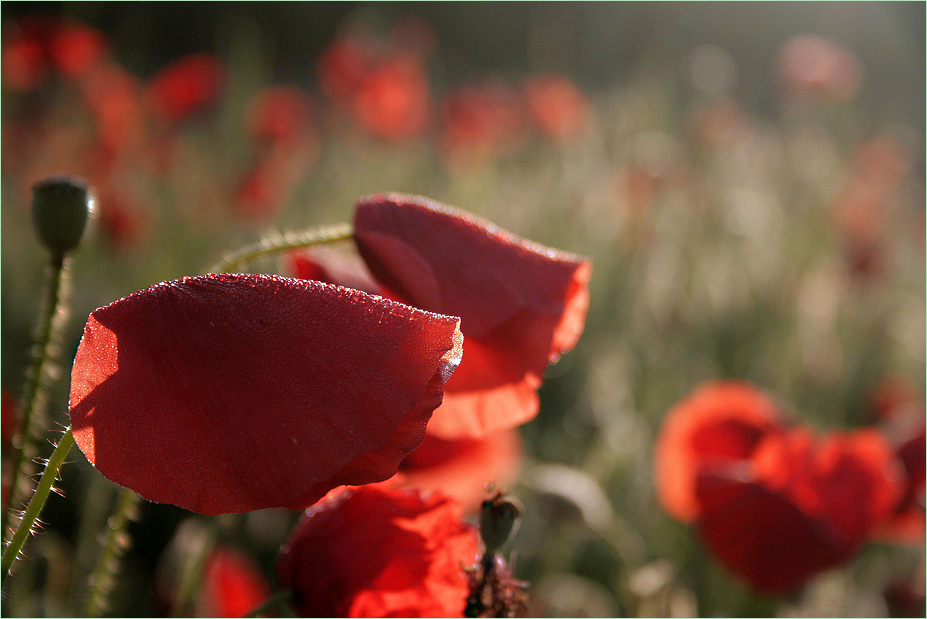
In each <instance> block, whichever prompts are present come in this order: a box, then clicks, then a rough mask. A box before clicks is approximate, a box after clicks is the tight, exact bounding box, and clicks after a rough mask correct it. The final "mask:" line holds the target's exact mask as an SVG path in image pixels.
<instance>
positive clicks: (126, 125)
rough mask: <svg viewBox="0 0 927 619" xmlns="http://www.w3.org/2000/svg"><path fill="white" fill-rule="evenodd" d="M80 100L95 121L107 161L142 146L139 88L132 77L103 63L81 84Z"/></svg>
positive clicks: (140, 91) (140, 90) (97, 136)
mask: <svg viewBox="0 0 927 619" xmlns="http://www.w3.org/2000/svg"><path fill="white" fill-rule="evenodd" d="M81 97H82V99H83V101H84V103H85V104H86V105H87V107H88V108H89V109H90V111H91V113H92V114H93V118H94V121H95V122H96V129H97V131H96V138H97V140H98V142H99V144H100V146H101V147H102V150H103V153H102V156H104V157H107V158H111V157H112V155H113V154H114V153H123V152H125V151H126V150H129V149H131V148H132V147H134V146H137V145H140V144H141V143H142V141H143V138H144V135H143V122H142V105H141V102H142V89H141V84H140V83H139V80H138V79H137V78H136V77H135V76H134V75H132V74H130V73H129V72H128V71H126V70H125V69H123V68H122V67H120V66H119V65H116V64H113V63H103V64H101V65H99V66H97V67H95V68H94V70H92V71H91V72H90V73H88V75H87V76H86V77H85V79H84V80H83V81H82V82H81Z"/></svg>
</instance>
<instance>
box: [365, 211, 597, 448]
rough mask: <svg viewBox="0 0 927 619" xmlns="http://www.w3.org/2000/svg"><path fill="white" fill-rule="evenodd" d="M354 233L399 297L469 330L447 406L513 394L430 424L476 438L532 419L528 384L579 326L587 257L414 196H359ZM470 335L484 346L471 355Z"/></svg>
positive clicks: (446, 434) (444, 434)
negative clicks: (506, 404) (503, 403)
mask: <svg viewBox="0 0 927 619" xmlns="http://www.w3.org/2000/svg"><path fill="white" fill-rule="evenodd" d="M354 231H355V240H356V242H357V246H358V249H359V251H360V254H361V256H362V257H363V258H364V261H365V262H366V263H367V266H368V267H369V268H370V271H371V273H372V274H373V276H374V277H375V278H376V279H377V280H378V281H379V282H380V283H381V284H383V286H384V287H386V288H387V289H389V290H391V291H392V292H394V293H395V294H396V296H397V298H399V299H401V300H402V301H403V302H406V303H409V304H411V305H414V306H416V307H420V308H422V309H426V310H429V311H434V312H439V313H445V312H450V313H451V314H452V315H454V316H460V317H461V330H462V332H463V333H464V335H465V336H466V337H467V338H468V344H467V345H468V354H467V356H466V358H465V359H464V361H463V365H462V367H461V375H462V376H466V377H467V378H466V380H464V379H462V378H460V379H458V380H457V381H456V382H455V384H453V385H448V389H447V391H446V393H447V398H446V399H445V402H446V403H447V404H448V405H450V402H451V401H452V400H453V399H454V398H456V397H457V395H458V394H460V395H461V396H462V397H463V398H470V399H471V401H476V399H477V398H479V397H480V396H481V395H482V394H483V393H489V392H492V391H495V390H497V389H502V390H503V391H506V392H509V396H511V395H514V394H515V393H516V392H517V393H518V394H519V395H517V396H516V397H515V398H514V399H513V398H512V397H508V399H509V401H510V403H511V402H515V403H516V406H517V407H516V408H511V409H502V408H499V407H498V406H497V403H485V402H484V403H483V404H482V408H483V409H484V410H488V411H491V412H489V413H488V414H486V415H484V414H482V413H480V412H475V413H473V414H469V413H467V412H466V411H467V410H469V409H471V407H470V405H469V404H464V405H462V406H461V407H459V410H458V411H457V412H454V413H452V412H450V411H449V408H450V407H449V408H448V409H445V408H443V407H442V409H441V410H440V411H438V412H437V413H436V414H435V418H434V422H433V424H432V425H429V432H435V433H436V435H437V436H440V437H441V438H458V437H460V436H463V435H469V436H480V435H485V434H486V433H489V432H491V431H494V430H496V429H503V428H508V427H513V426H515V425H518V424H520V423H524V422H525V421H527V420H529V419H531V418H533V417H534V415H535V414H537V400H536V397H535V396H533V395H532V394H529V392H532V391H534V390H536V389H537V387H538V385H540V380H541V376H542V375H543V372H544V369H545V368H546V367H547V364H548V363H550V362H551V361H554V360H556V359H557V358H558V357H559V355H560V354H561V353H564V352H567V351H569V350H570V349H571V348H572V347H573V346H574V345H575V344H576V341H577V340H578V339H579V336H580V334H581V333H582V331H583V325H584V321H585V316H586V311H587V309H588V305H589V295H588V288H587V286H588V281H589V277H590V275H591V270H592V265H591V263H590V261H589V260H588V259H587V258H582V257H580V256H575V255H572V254H568V253H565V252H561V251H558V250H554V249H551V248H548V247H544V246H541V245H538V244H536V243H531V242H529V241H526V240H524V239H521V238H519V237H517V236H515V235H513V234H511V233H508V232H506V231H504V230H501V229H499V228H497V227H495V226H493V225H492V224H491V223H489V222H488V221H486V220H483V219H480V218H478V217H475V216H473V215H471V214H469V213H466V212H463V211H459V210H456V209H452V208H451V207H448V206H446V205H443V204H439V203H436V202H433V201H430V200H427V199H425V198H421V197H418V196H406V195H399V194H377V195H374V196H369V197H367V198H362V199H361V200H359V201H358V203H357V209H356V213H355V220H354ZM474 342H479V344H480V350H479V352H476V353H474V354H473V355H471V354H470V352H471V348H470V347H471V346H473V345H474ZM523 395H526V397H522V396H523ZM461 415H463V417H461ZM509 415H510V416H509ZM487 424H488V425H487Z"/></svg>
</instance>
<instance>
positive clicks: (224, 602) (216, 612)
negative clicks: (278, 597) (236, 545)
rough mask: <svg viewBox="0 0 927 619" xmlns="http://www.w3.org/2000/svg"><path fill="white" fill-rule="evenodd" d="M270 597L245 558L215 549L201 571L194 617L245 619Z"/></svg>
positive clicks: (249, 561) (242, 555) (230, 551)
mask: <svg viewBox="0 0 927 619" xmlns="http://www.w3.org/2000/svg"><path fill="white" fill-rule="evenodd" d="M270 595H271V589H270V585H268V584H267V581H266V580H265V579H264V577H263V576H262V575H261V571H260V570H259V569H258V566H257V565H256V564H255V563H254V561H252V560H251V559H249V558H248V557H247V556H246V555H244V554H242V553H240V552H238V551H237V550H233V549H231V548H226V547H224V546H216V547H215V548H214V549H213V551H212V552H211V553H210V554H209V558H208V559H207V560H206V565H205V567H204V568H203V580H202V584H201V586H200V592H199V597H198V599H197V603H196V614H195V616H197V617H244V616H245V615H246V614H247V613H249V612H250V611H252V610H254V609H255V608H257V607H258V605H260V604H263V603H264V602H266V601H267V599H268V598H269V597H270Z"/></svg>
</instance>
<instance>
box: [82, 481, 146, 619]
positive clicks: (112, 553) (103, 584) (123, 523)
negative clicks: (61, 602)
mask: <svg viewBox="0 0 927 619" xmlns="http://www.w3.org/2000/svg"><path fill="white" fill-rule="evenodd" d="M139 498H140V497H139V496H138V494H136V492H135V491H134V490H130V489H129V488H123V489H122V492H120V494H119V499H118V501H117V502H116V507H115V508H114V509H113V514H112V515H111V516H110V517H109V520H107V523H106V524H107V531H106V542H105V543H104V544H103V549H102V550H101V552H100V556H99V558H98V559H97V565H96V568H95V569H94V570H93V575H92V576H91V577H90V591H89V593H88V594H87V604H86V605H85V606H84V617H99V616H100V615H101V613H102V612H103V611H104V610H106V608H107V606H108V603H109V600H108V597H109V594H110V593H111V592H112V590H113V587H112V585H113V578H114V577H115V575H116V571H117V570H118V568H119V558H120V557H121V556H122V554H123V553H124V552H125V551H126V550H127V549H128V546H129V543H130V542H129V537H128V533H126V529H127V528H128V526H129V522H130V521H132V520H134V519H135V518H137V516H138V514H137V509H136V506H137V505H138V501H139Z"/></svg>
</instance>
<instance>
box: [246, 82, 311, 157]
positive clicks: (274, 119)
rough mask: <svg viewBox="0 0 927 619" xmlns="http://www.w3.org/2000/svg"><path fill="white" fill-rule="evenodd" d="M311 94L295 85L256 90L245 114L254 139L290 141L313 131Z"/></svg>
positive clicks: (279, 141) (275, 141) (270, 141)
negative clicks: (257, 91)
mask: <svg viewBox="0 0 927 619" xmlns="http://www.w3.org/2000/svg"><path fill="white" fill-rule="evenodd" d="M313 107H314V104H313V102H312V97H310V96H309V94H308V93H306V92H305V91H303V90H301V89H299V88H296V87H295V86H273V87H271V88H265V89H264V90H262V91H260V92H259V93H257V94H256V95H255V96H254V97H253V98H252V99H251V101H250V102H249V104H248V110H247V113H246V117H245V122H246V127H247V130H248V135H250V136H251V139H253V140H255V141H257V142H267V143H290V142H293V141H296V140H298V139H300V138H304V137H306V136H307V135H310V134H311V135H314V134H315V127H314V125H313V123H312V118H313Z"/></svg>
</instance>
